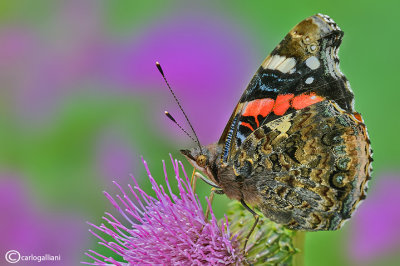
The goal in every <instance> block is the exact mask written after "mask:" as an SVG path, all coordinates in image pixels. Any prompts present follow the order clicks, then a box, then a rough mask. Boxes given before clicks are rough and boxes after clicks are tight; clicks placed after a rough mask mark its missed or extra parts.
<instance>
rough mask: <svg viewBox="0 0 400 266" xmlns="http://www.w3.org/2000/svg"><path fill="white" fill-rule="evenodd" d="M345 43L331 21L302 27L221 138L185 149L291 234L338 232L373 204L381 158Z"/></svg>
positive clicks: (263, 70)
mask: <svg viewBox="0 0 400 266" xmlns="http://www.w3.org/2000/svg"><path fill="white" fill-rule="evenodd" d="M342 36H343V32H342V31H341V30H340V28H339V27H338V26H337V25H336V23H334V22H333V20H332V19H330V18H329V17H328V16H325V15H321V14H318V15H315V16H312V17H309V18H307V19H305V20H303V21H302V22H300V23H299V24H298V25H296V26H295V27H294V28H293V29H292V30H291V31H290V32H289V33H288V34H287V36H286V37H285V38H284V39H283V40H282V42H281V43H280V44H279V45H278V46H277V47H276V48H275V49H274V50H273V51H272V53H271V54H270V55H269V56H268V57H267V58H266V59H265V60H264V62H263V63H262V64H261V66H260V68H259V69H258V70H257V72H256V74H255V75H254V77H253V78H252V80H251V81H250V83H249V85H248V87H247V89H246V90H245V92H244V93H243V95H242V97H241V98H240V100H239V103H238V105H237V106H236V108H235V109H234V111H233V114H232V116H231V118H230V120H229V122H228V124H227V126H226V128H225V130H224V132H223V134H222V136H221V138H220V140H219V141H218V142H217V143H214V144H212V145H209V146H204V147H201V148H195V149H192V150H183V151H182V153H183V154H184V155H185V156H186V157H187V158H188V160H189V161H190V162H191V163H192V165H193V166H195V167H196V168H197V169H198V170H199V171H201V172H203V173H204V174H205V175H206V176H207V177H208V178H209V179H210V180H211V181H212V182H213V183H215V184H216V185H217V186H218V187H220V188H221V189H222V190H223V191H224V193H225V194H226V195H227V196H228V197H229V198H232V199H236V200H240V201H244V202H246V203H248V204H250V205H252V206H256V207H258V209H259V210H261V211H262V212H263V214H264V215H265V216H266V217H267V218H269V219H271V220H273V221H275V222H277V223H280V224H284V225H286V226H287V227H288V228H290V229H295V230H307V231H317V230H336V229H338V228H340V226H341V225H342V224H343V223H344V221H345V220H346V219H348V218H350V216H351V214H352V213H353V211H354V210H355V208H356V207H357V206H358V204H359V203H360V202H361V200H363V199H364V198H365V194H366V188H367V181H368V180H369V176H370V171H371V161H372V159H371V155H372V151H371V149H370V142H369V138H368V133H367V130H366V127H365V125H364V122H363V120H362V118H361V115H360V114H359V113H357V112H355V110H354V105H353V98H354V96H353V93H352V91H351V89H350V85H349V83H348V81H347V79H346V78H345V77H344V75H343V74H342V73H341V71H340V70H339V59H338V58H337V51H338V48H339V46H340V44H341V40H342ZM199 158H202V160H201V161H199Z"/></svg>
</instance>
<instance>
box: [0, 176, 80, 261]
mask: <svg viewBox="0 0 400 266" xmlns="http://www.w3.org/2000/svg"><path fill="white" fill-rule="evenodd" d="M30 194H31V193H30V191H29V190H28V189H27V188H26V184H25V183H24V182H23V180H22V179H19V177H18V176H15V175H13V174H4V175H3V174H2V173H0V213H1V214H2V217H1V222H0V235H1V242H0V254H2V256H3V255H4V254H5V253H6V252H7V251H8V250H13V249H14V250H18V251H19V252H20V253H21V254H23V255H30V254H34V255H45V254H51V255H59V254H60V255H61V261H60V262H58V263H57V262H54V261H47V262H46V261H43V262H41V263H40V264H41V265H53V266H54V265H74V264H75V263H76V261H78V260H79V258H80V256H81V254H79V252H77V251H78V250H79V249H80V247H81V248H83V247H84V246H85V245H87V243H86V242H87V240H86V239H85V238H83V237H82V236H83V235H84V234H83V232H84V231H85V228H84V226H82V221H81V219H80V218H78V217H76V216H74V215H71V213H65V212H64V213H62V212H58V211H57V212H56V211H54V210H53V211H44V210H42V209H40V208H38V206H37V204H36V203H35V198H33V197H32V196H31V195H30ZM65 228H68V230H65ZM3 259H4V258H3ZM2 261H3V260H2ZM0 264H2V263H0Z"/></svg>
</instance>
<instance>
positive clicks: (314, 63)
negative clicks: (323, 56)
mask: <svg viewBox="0 0 400 266" xmlns="http://www.w3.org/2000/svg"><path fill="white" fill-rule="evenodd" d="M306 65H307V66H308V67H309V68H311V69H312V70H315V69H317V68H319V66H320V62H319V61H318V59H317V58H316V57H315V56H311V57H310V58H308V59H307V60H306Z"/></svg>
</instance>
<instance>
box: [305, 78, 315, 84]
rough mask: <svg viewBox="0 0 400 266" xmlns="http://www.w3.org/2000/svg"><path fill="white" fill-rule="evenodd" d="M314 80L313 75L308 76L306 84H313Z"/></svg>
mask: <svg viewBox="0 0 400 266" xmlns="http://www.w3.org/2000/svg"><path fill="white" fill-rule="evenodd" d="M313 81H314V78H313V77H308V78H307V79H306V81H305V83H306V84H311V83H313Z"/></svg>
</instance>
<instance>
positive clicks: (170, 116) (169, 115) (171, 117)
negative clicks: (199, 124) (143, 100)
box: [164, 111, 197, 143]
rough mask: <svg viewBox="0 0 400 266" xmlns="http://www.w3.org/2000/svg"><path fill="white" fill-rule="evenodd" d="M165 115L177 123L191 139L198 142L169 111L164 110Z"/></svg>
mask: <svg viewBox="0 0 400 266" xmlns="http://www.w3.org/2000/svg"><path fill="white" fill-rule="evenodd" d="M164 113H165V115H166V116H167V117H168V118H169V119H170V120H171V121H172V122H174V123H175V125H177V126H178V127H179V128H180V129H181V130H182V131H183V132H184V133H185V134H186V135H187V136H188V137H189V138H190V139H191V140H193V141H194V142H196V143H197V141H196V140H195V139H194V138H193V137H192V136H191V135H190V134H189V133H188V132H187V131H186V130H185V129H184V128H183V127H182V126H181V125H180V124H179V123H178V122H176V120H175V118H174V117H173V116H172V115H171V114H170V113H169V112H167V111H164Z"/></svg>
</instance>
